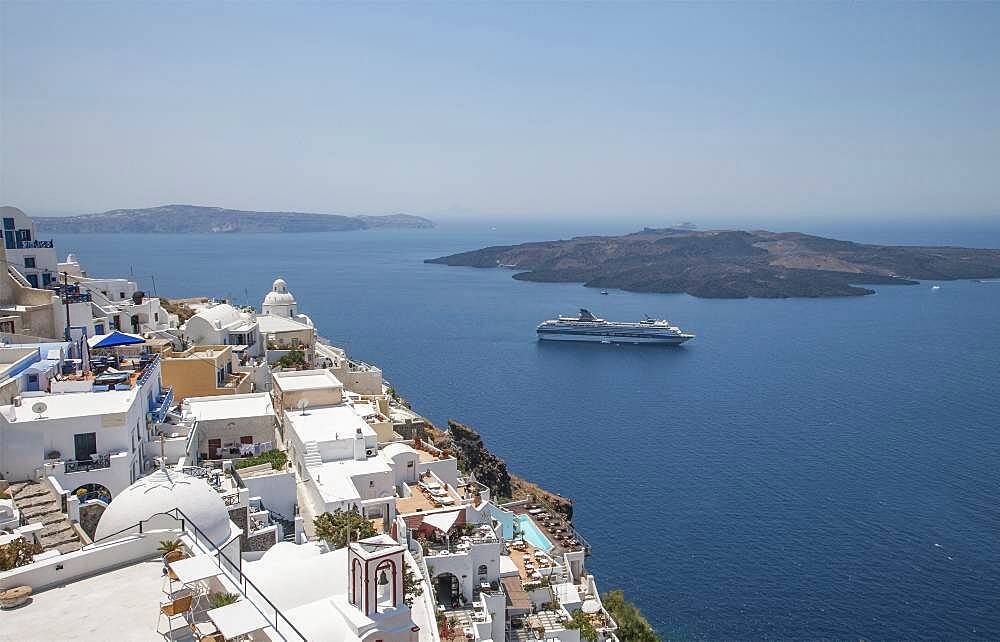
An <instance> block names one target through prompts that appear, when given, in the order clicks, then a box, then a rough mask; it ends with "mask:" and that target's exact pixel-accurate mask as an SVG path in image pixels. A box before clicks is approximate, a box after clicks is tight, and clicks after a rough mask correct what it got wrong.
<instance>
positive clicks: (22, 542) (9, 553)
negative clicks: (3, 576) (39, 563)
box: [0, 537, 42, 571]
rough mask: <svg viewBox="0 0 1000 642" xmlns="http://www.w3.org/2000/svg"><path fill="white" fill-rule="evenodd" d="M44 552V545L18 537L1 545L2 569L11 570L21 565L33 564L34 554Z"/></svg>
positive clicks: (0, 559) (0, 560)
mask: <svg viewBox="0 0 1000 642" xmlns="http://www.w3.org/2000/svg"><path fill="white" fill-rule="evenodd" d="M41 552H42V547H41V546H39V545H38V544H34V543H32V542H29V541H28V540H26V539H24V538H23V537H18V538H17V539H15V540H13V541H12V542H10V543H8V544H4V545H2V546H0V571H9V570H11V569H15V568H18V567H20V566H27V565H28V564H31V562H32V561H33V560H32V556H34V555H38V554H39V553H41Z"/></svg>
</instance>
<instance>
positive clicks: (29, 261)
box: [24, 256, 35, 268]
mask: <svg viewBox="0 0 1000 642" xmlns="http://www.w3.org/2000/svg"><path fill="white" fill-rule="evenodd" d="M24 267H26V268H34V267H35V257H33V256H26V257H24Z"/></svg>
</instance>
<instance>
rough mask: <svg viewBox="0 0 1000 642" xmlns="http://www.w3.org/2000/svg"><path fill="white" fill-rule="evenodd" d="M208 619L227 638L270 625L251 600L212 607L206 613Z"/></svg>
mask: <svg viewBox="0 0 1000 642" xmlns="http://www.w3.org/2000/svg"><path fill="white" fill-rule="evenodd" d="M205 615H207V616H208V619H210V620H212V622H214V623H215V626H217V627H219V633H221V634H222V637H223V638H224V639H226V640H231V639H233V638H237V637H239V636H241V635H246V634H247V633H253V632H254V631H260V630H261V629H265V628H267V627H268V626H270V623H269V622H268V621H267V620H266V619H265V618H264V616H263V615H261V614H260V611H258V610H257V607H255V606H254V605H253V604H252V603H251V602H249V601H248V600H240V601H239V602H235V603H233V604H227V605H226V606H222V607H219V608H217V609H212V610H211V611H208V612H206V613H205Z"/></svg>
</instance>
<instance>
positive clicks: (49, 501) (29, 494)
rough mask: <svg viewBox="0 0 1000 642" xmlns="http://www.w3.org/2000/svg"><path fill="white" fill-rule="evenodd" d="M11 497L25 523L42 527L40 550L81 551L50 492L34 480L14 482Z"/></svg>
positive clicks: (58, 500)
mask: <svg viewBox="0 0 1000 642" xmlns="http://www.w3.org/2000/svg"><path fill="white" fill-rule="evenodd" d="M10 492H11V497H13V498H14V503H15V504H17V508H18V509H19V510H20V511H21V514H22V515H23V516H24V520H25V521H26V522H27V523H29V524H42V526H43V528H42V530H41V531H39V533H38V539H39V541H40V542H41V544H42V548H43V549H44V550H46V551H51V550H58V551H59V552H60V553H71V552H73V551H78V550H80V549H81V548H83V542H81V541H80V537H79V536H78V535H77V534H76V529H75V528H74V527H73V524H72V523H71V522H70V521H69V519H68V518H67V517H66V515H65V514H64V513H63V512H62V502H61V501H60V499H59V497H58V496H57V495H56V494H55V493H53V492H52V491H51V490H49V489H48V488H46V487H45V485H44V484H41V483H39V482H36V481H26V482H16V483H13V484H11V485H10Z"/></svg>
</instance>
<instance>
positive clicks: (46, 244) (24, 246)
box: [16, 239, 55, 250]
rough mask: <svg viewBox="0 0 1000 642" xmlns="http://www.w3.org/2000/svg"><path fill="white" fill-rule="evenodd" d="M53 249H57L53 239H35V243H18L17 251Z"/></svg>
mask: <svg viewBox="0 0 1000 642" xmlns="http://www.w3.org/2000/svg"><path fill="white" fill-rule="evenodd" d="M53 247H55V245H53V243H52V239H48V240H39V239H35V240H34V241H17V248H16V249H18V250H37V249H46V248H48V249H51V248H53Z"/></svg>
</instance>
